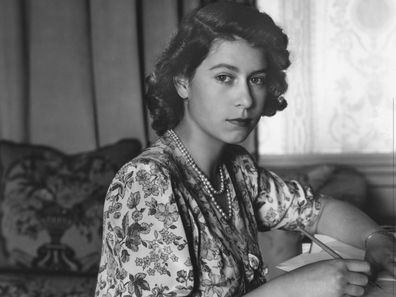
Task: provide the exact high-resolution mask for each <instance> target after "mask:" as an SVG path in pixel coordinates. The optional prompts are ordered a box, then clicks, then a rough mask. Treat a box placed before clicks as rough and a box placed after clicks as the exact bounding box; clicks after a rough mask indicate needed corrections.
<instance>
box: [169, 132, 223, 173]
mask: <svg viewBox="0 0 396 297" xmlns="http://www.w3.org/2000/svg"><path fill="white" fill-rule="evenodd" d="M174 131H175V132H176V134H177V135H178V136H179V138H180V140H181V141H182V143H183V144H184V146H185V147H186V148H187V150H188V152H189V153H190V154H191V156H192V158H193V159H194V161H195V162H196V163H197V165H198V167H199V168H200V169H201V170H202V171H203V172H204V173H205V174H206V176H208V177H209V178H210V179H211V180H212V179H213V178H214V176H215V175H216V174H217V167H218V165H219V162H220V159H221V155H222V152H223V149H224V147H225V143H223V142H221V141H219V140H218V139H215V138H213V137H211V136H210V135H208V134H207V133H205V132H204V131H202V130H201V129H199V128H195V129H194V128H191V127H186V126H183V125H179V126H177V127H176V128H175V129H174Z"/></svg>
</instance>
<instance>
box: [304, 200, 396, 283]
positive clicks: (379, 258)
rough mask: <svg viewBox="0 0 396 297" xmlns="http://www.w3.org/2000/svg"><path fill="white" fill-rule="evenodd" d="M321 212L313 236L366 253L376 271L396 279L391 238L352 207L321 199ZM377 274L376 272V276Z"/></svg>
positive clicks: (343, 203)
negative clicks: (339, 242)
mask: <svg viewBox="0 0 396 297" xmlns="http://www.w3.org/2000/svg"><path fill="white" fill-rule="evenodd" d="M320 202H321V203H322V210H321V213H320V215H319V219H318V220H317V222H316V224H315V225H313V226H312V228H311V230H310V232H312V233H319V234H325V235H329V236H331V237H334V238H336V239H338V240H340V241H343V242H345V243H348V244H350V245H353V246H356V247H358V248H361V249H365V250H366V259H367V260H368V261H369V262H370V264H371V265H372V268H373V269H374V270H375V271H376V270H386V271H388V272H389V273H391V274H393V275H394V276H396V264H395V255H396V244H395V240H394V238H393V237H392V236H391V234H384V233H382V232H377V231H380V230H381V228H380V226H379V225H378V224H377V223H376V222H375V221H373V220H372V219H371V218H370V217H369V216H368V215H366V214H365V213H363V212H362V211H361V210H359V209H358V208H356V207H354V206H353V205H351V204H349V203H346V202H343V201H339V200H335V199H331V198H326V197H322V198H320ZM375 271H374V272H375Z"/></svg>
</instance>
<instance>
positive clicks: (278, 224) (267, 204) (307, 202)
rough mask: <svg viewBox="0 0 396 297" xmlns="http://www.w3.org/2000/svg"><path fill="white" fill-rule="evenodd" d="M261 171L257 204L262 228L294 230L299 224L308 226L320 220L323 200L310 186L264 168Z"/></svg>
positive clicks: (258, 218) (258, 220)
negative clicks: (314, 193) (320, 199)
mask: <svg viewBox="0 0 396 297" xmlns="http://www.w3.org/2000/svg"><path fill="white" fill-rule="evenodd" d="M258 170H259V171H258V197H257V199H256V200H255V202H254V203H255V205H254V206H255V209H256V219H257V222H258V226H259V229H261V230H268V229H280V228H282V229H285V230H294V229H295V228H296V227H297V224H301V225H302V226H304V227H308V226H310V225H312V224H313V223H314V222H315V221H316V220H317V218H318V216H319V212H320V202H319V201H318V196H315V195H313V193H312V190H311V188H310V187H303V186H302V185H301V184H300V183H298V182H297V181H294V180H292V181H283V180H282V179H281V178H280V177H279V176H277V175H276V174H275V173H273V172H270V171H267V170H265V169H263V168H259V169H258Z"/></svg>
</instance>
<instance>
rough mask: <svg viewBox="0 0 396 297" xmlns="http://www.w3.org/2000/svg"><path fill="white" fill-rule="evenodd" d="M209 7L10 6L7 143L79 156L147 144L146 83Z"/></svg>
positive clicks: (5, 10)
mask: <svg viewBox="0 0 396 297" xmlns="http://www.w3.org/2000/svg"><path fill="white" fill-rule="evenodd" d="M207 2H213V1H208V0H206V1H199V0H188V1H183V0H117V1H108V0H67V1H65V0H0V139H7V140H12V141H17V142H26V143H32V144H43V145H50V146H53V147H55V148H58V149H61V150H63V151H65V152H69V153H74V152H80V151H84V150H90V149H95V148H97V147H99V146H103V145H106V144H109V143H112V142H115V141H117V140H119V139H122V138H126V137H135V138H138V139H139V140H140V141H141V142H142V144H143V145H147V144H148V143H149V142H150V141H151V140H153V139H154V138H155V134H154V132H153V131H152V130H151V129H150V120H149V118H148V115H147V112H146V110H145V104H144V100H143V98H142V94H143V90H144V77H145V76H146V75H147V74H148V73H149V72H150V71H151V70H152V67H153V64H154V62H155V59H156V57H157V56H158V54H159V53H160V52H161V50H162V49H163V48H164V46H165V45H166V44H167V42H168V40H169V38H170V36H171V35H172V34H173V33H174V32H175V30H176V28H177V24H178V22H179V21H180V18H181V17H182V16H183V15H184V14H185V13H186V12H187V11H190V10H191V9H193V8H196V7H198V6H200V5H203V4H205V3H207ZM238 2H251V4H253V1H238Z"/></svg>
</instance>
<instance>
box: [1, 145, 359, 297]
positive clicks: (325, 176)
mask: <svg viewBox="0 0 396 297" xmlns="http://www.w3.org/2000/svg"><path fill="white" fill-rule="evenodd" d="M140 151H141V145H140V143H139V142H138V141H137V140H135V139H126V140H122V141H120V142H118V143H115V144H113V145H108V146H106V147H103V148H100V149H97V150H95V151H91V152H84V153H80V154H75V155H67V154H64V153H62V152H60V151H58V150H55V149H53V148H50V147H46V146H37V145H28V144H18V143H13V142H9V141H0V296H5V297H33V296H34V297H36V296H37V297H38V296H40V297H93V296H94V289H95V285H96V274H97V269H98V263H99V257H100V250H101V228H102V207H103V200H104V196H105V193H106V190H107V187H108V185H109V183H110V181H111V179H112V177H113V176H114V174H115V172H116V171H117V169H118V168H119V167H120V166H121V165H122V164H123V163H125V162H126V161H128V160H129V159H131V158H133V157H134V156H136V155H137V154H138V153H139V152H140ZM271 169H272V170H274V171H276V172H277V173H279V174H280V175H281V176H282V177H284V178H293V179H297V180H299V181H300V182H303V183H311V184H312V185H313V187H314V188H315V189H317V190H320V191H322V192H324V193H328V194H331V195H333V196H335V197H336V198H338V199H344V200H349V201H351V202H352V203H355V204H356V205H358V206H360V207H363V205H364V201H365V197H366V195H365V193H366V184H365V181H364V178H363V177H362V176H361V175H360V174H359V173H357V172H356V171H354V170H353V169H351V168H347V167H341V166H333V165H317V166H310V167H299V168H271ZM260 241H261V244H262V249H263V252H264V256H265V258H266V260H267V261H269V265H270V273H273V271H274V270H273V267H274V266H275V265H276V264H277V263H278V262H280V261H282V260H284V259H287V258H288V257H291V256H293V255H295V254H297V253H299V252H301V237H300V236H299V235H298V234H294V233H290V232H284V231H271V232H266V233H263V234H260Z"/></svg>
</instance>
